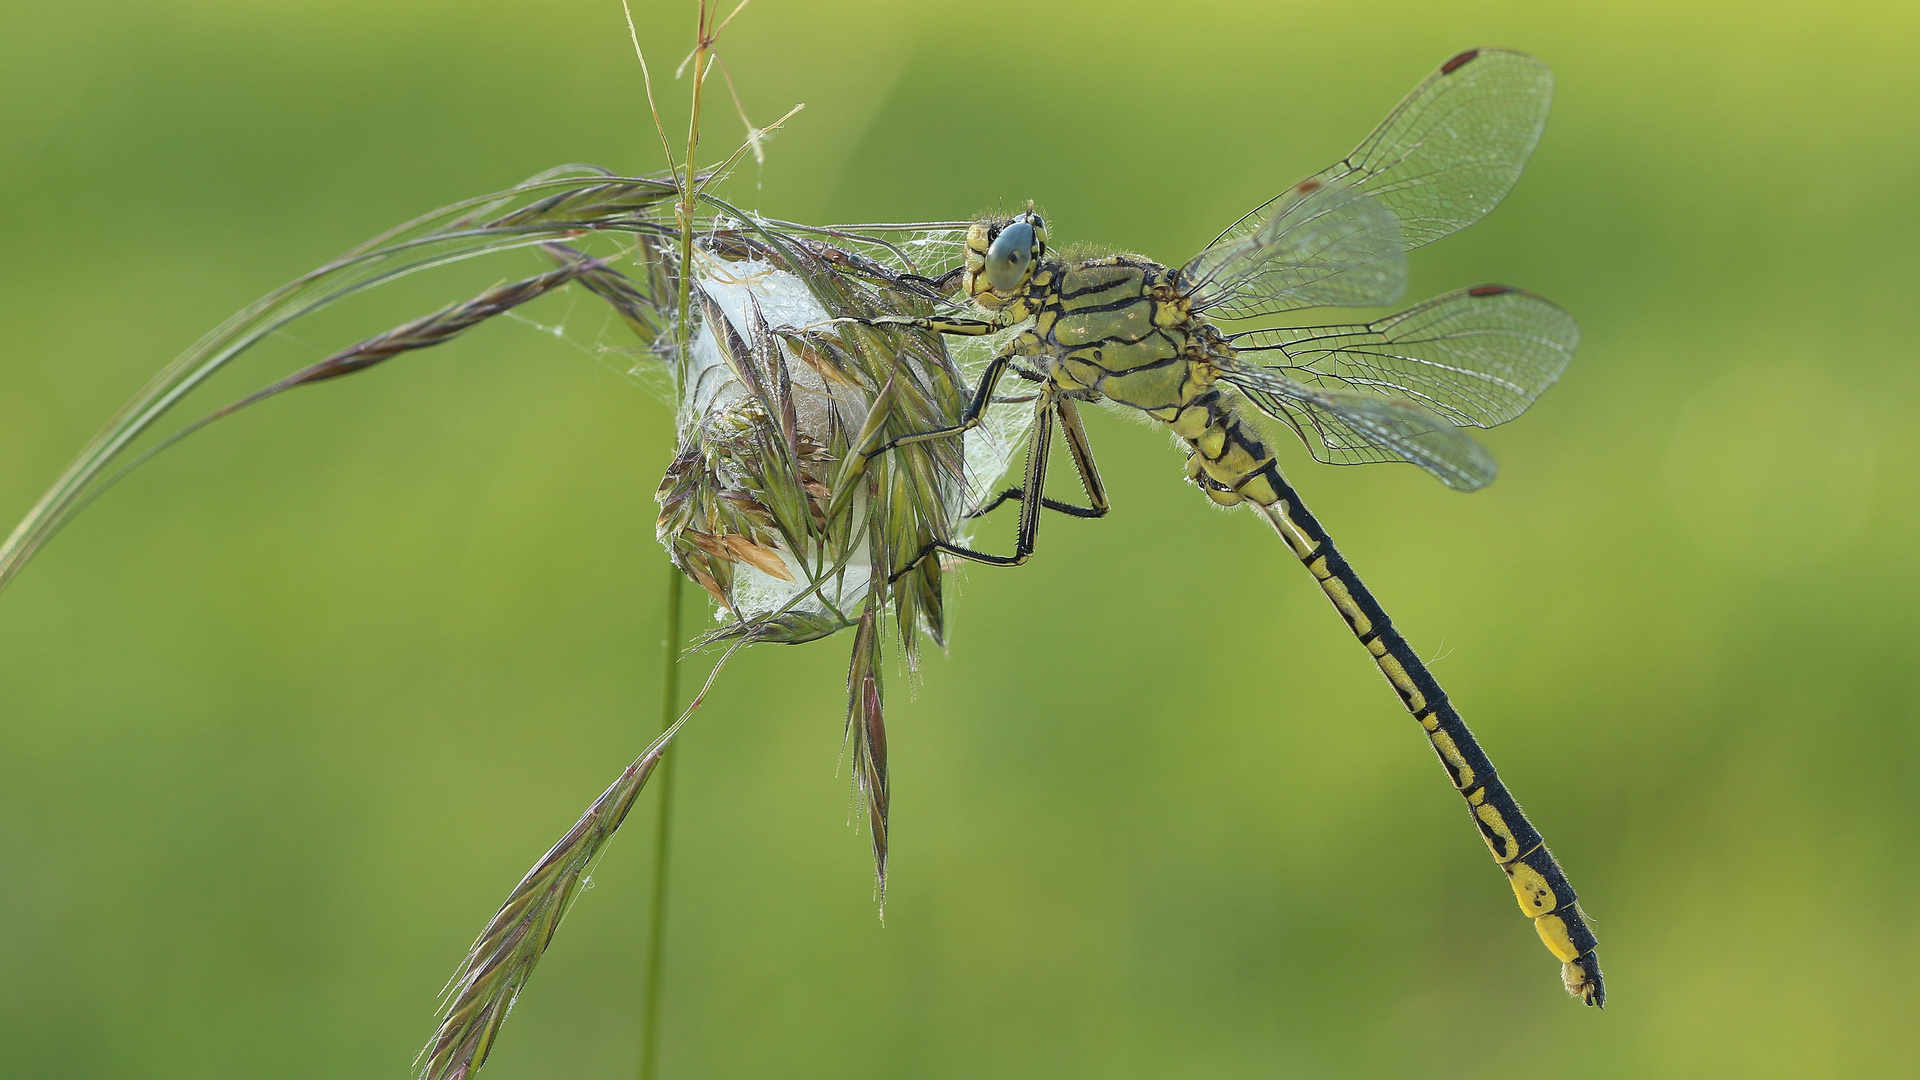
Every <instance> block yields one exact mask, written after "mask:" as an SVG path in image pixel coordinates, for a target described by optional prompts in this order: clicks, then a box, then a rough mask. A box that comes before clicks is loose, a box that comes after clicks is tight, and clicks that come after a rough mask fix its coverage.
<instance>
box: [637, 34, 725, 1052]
mask: <svg viewBox="0 0 1920 1080" xmlns="http://www.w3.org/2000/svg"><path fill="white" fill-rule="evenodd" d="M745 6H746V5H745V4H744V3H742V4H741V7H745ZM734 14H739V8H735V9H734ZM728 19H729V20H731V19H732V15H729V16H728ZM724 26H725V24H724V23H723V24H722V27H723V28H724ZM696 29H697V31H698V35H697V37H696V39H695V41H696V43H695V45H694V49H693V56H692V61H693V104H692V108H691V110H690V115H689V116H688V120H687V152H686V157H685V159H684V161H683V162H682V165H683V166H684V167H685V178H684V179H683V180H681V182H680V200H679V202H678V203H676V204H675V206H674V209H675V210H676V211H677V216H678V217H679V219H680V280H679V296H678V297H676V298H675V311H674V322H673V336H674V345H675V353H674V356H675V361H676V366H677V367H679V368H680V369H681V370H685V367H686V364H687V355H688V352H689V351H690V350H691V349H692V346H693V327H692V326H691V325H690V324H689V323H688V321H687V319H688V314H689V309H690V308H691V299H692V296H693V210H694V205H695V204H694V195H695V192H694V186H693V185H694V159H695V157H697V156H698V152H699V149H700V98H701V89H702V87H703V85H704V84H705V83H706V78H707V68H708V67H709V66H711V64H712V60H711V58H710V54H711V52H712V49H713V40H714V36H715V34H714V33H709V31H708V29H707V0H700V9H699V16H698V22H697V25H696ZM635 48H636V49H637V48H638V42H637V41H636V43H635ZM643 63H644V60H643ZM648 98H649V99H651V98H652V89H651V82H650V81H649V89H648ZM654 122H655V126H656V127H657V126H658V125H659V119H658V114H657V113H656V114H655V121H654ZM660 135H661V141H662V143H666V132H665V130H664V129H662V130H661V132H660ZM669 160H671V154H669ZM667 579H668V584H667V640H666V649H665V660H664V665H665V667H664V674H663V677H662V680H661V683H662V691H661V711H660V719H661V723H662V725H664V726H671V725H672V724H673V723H674V719H675V717H676V716H678V715H679V711H680V709H679V704H680V666H679V661H680V594H681V587H682V583H683V581H684V577H683V575H682V574H681V572H680V568H679V567H678V566H676V565H674V564H673V562H672V561H671V560H669V561H668V563H667ZM677 756H678V755H675V754H673V753H668V754H666V755H665V756H664V757H663V758H662V759H661V762H660V781H659V783H660V816H659V817H658V819H656V823H655V828H654V834H653V911H652V915H651V918H650V920H649V923H648V926H647V961H646V964H647V966H646V974H645V978H646V1003H645V1006H644V1008H645V1010H646V1011H645V1012H644V1013H643V1014H642V1016H641V1023H640V1080H654V1077H655V1076H656V1075H657V1073H658V1071H659V1067H660V985H661V974H662V971H661V969H662V967H663V960H664V958H665V953H666V932H667V871H668V868H669V867H670V866H671V858H670V856H671V854H672V841H673V773H674V768H673V763H674V759H675V758H676V757H677Z"/></svg>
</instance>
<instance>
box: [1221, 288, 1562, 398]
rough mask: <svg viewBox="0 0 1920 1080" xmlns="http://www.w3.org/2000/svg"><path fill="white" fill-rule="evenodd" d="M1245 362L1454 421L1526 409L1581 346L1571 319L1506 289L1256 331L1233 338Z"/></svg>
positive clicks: (1526, 295) (1471, 291) (1466, 292)
mask: <svg viewBox="0 0 1920 1080" xmlns="http://www.w3.org/2000/svg"><path fill="white" fill-rule="evenodd" d="M1228 340H1229V341H1231V342H1232V344H1233V347H1234V349H1235V350H1236V351H1237V352H1238V353H1239V354H1240V355H1239V357H1238V359H1239V361H1240V362H1241V363H1243V364H1244V363H1254V364H1259V365H1261V366H1264V367H1272V368H1280V369H1284V370H1285V372H1286V374H1287V376H1288V377H1289V378H1290V379H1292V380H1294V381H1295V382H1297V383H1300V384H1302V385H1305V386H1306V387H1308V388H1309V389H1315V390H1333V391H1342V392H1344V391H1359V392H1362V393H1372V394H1376V395H1379V396H1383V397H1387V398H1394V399H1403V400H1407V401H1410V402H1412V403H1413V404H1416V405H1418V406H1420V407H1421V408H1423V409H1426V410H1427V411H1429V412H1432V413H1434V414H1436V415H1438V416H1439V417H1440V418H1441V419H1443V420H1445V421H1447V422H1448V423H1449V424H1452V425H1454V426H1455V427H1492V426H1494V425H1495V424H1504V423H1506V422H1507V421H1509V420H1511V419H1513V418H1514V417H1516V416H1518V415H1520V414H1521V413H1522V412H1525V411H1526V409H1527V406H1529V405H1531V404H1533V402H1534V400H1535V399H1536V398H1538V397H1539V396H1540V395H1541V393H1543V392H1544V391H1545V390H1546V389H1547V387H1549V386H1552V385H1553V383H1554V381H1555V380H1556V379H1558V378H1559V377H1560V373H1561V372H1563V371H1565V370H1566V368H1567V363H1568V362H1569V361H1570V360H1572V359H1573V351H1574V348H1575V347H1576V346H1577V345H1578V344H1579V343H1580V326H1579V324H1578V323H1576V322H1574V320H1573V316H1571V315H1569V314H1567V313H1566V312H1565V311H1562V310H1561V309H1560V308H1558V307H1556V306H1554V305H1553V304H1552V303H1550V302H1549V301H1547V300H1545V299H1542V298H1541V297H1538V296H1535V295H1534V294H1532V293H1529V292H1522V291H1521V290H1519V289H1512V288H1508V287H1507V286H1505V285H1480V286H1476V287H1474V288H1471V289H1462V290H1460V291H1458V292H1453V293H1448V294H1446V295H1444V296H1437V297H1434V298H1433V299H1432V300H1429V301H1427V302H1426V303H1424V304H1419V305H1416V306H1414V307H1411V308H1408V309H1407V310H1405V311H1402V312H1399V313H1397V314H1394V315H1389V316H1387V317H1386V318H1384V319H1378V320H1376V321H1374V322H1370V323H1364V324H1356V325H1348V326H1307V327H1298V328H1290V329H1277V330H1252V331H1247V332H1245V333H1240V334H1234V335H1232V336H1231V337H1230V338H1229V339H1228Z"/></svg>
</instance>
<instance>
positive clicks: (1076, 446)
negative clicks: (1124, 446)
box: [967, 398, 1112, 518]
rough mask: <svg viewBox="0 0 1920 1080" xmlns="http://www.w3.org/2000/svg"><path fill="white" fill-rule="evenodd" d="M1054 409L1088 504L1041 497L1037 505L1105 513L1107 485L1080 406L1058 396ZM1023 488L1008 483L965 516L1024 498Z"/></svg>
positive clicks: (1080, 514) (1084, 514)
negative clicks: (1088, 437)
mask: <svg viewBox="0 0 1920 1080" xmlns="http://www.w3.org/2000/svg"><path fill="white" fill-rule="evenodd" d="M1054 410H1055V411H1056V412H1057V413H1058V414H1059V416H1060V433H1061V434H1062V435H1065V436H1066V439H1067V453H1068V454H1069V455H1070V456H1071V457H1072V458H1073V467H1074V471H1076V472H1078V473H1079V474H1080V489H1081V490H1082V491H1085V492H1086V493H1087V501H1088V502H1089V503H1092V504H1093V505H1091V506H1075V505H1074V504H1072V503H1068V502H1060V501H1059V500H1057V499H1048V498H1042V499H1041V500H1040V505H1041V506H1042V507H1044V508H1046V509H1048V510H1053V511H1055V512H1057V513H1062V514H1066V515H1068V516H1069V517H1077V518H1100V517H1106V516H1107V511H1108V510H1110V509H1112V506H1111V504H1109V503H1108V502H1107V487H1106V485H1105V484H1103V483H1101V482H1100V469H1099V467H1098V466H1096V465H1095V464H1094V461H1093V446H1092V445H1091V444H1090V443H1088V441H1087V429H1086V427H1085V426H1083V425H1082V424H1081V423H1080V407H1079V406H1078V405H1076V404H1074V402H1073V400H1072V399H1071V398H1058V399H1056V400H1055V402H1054ZM1024 491H1025V489H1023V488H1019V487H1010V488H1008V489H1007V490H1005V491H1003V492H1001V493H1000V494H998V495H995V496H994V497H993V501H992V502H990V503H988V504H987V505H985V506H983V507H981V508H979V509H978V510H975V511H973V512H972V513H970V514H968V515H967V517H968V518H982V517H986V516H987V515H988V514H991V513H992V512H993V511H994V510H995V509H997V508H998V507H999V506H1000V504H1001V503H1004V502H1007V501H1009V500H1024V499H1025V494H1024Z"/></svg>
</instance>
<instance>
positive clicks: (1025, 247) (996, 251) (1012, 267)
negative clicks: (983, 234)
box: [987, 221, 1034, 292]
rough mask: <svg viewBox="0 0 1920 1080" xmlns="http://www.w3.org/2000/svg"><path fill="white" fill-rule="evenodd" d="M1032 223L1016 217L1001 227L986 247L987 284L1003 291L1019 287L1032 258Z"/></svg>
mask: <svg viewBox="0 0 1920 1080" xmlns="http://www.w3.org/2000/svg"><path fill="white" fill-rule="evenodd" d="M1033 240H1034V238H1033V226H1032V225H1031V224H1030V223H1028V222H1025V221H1016V222H1014V223H1013V224H1011V225H1008V226H1007V227H1006V228H1004V229H1001V230H1000V235H999V236H996V237H994V239H993V244H992V245H991V246H990V247H988V248H987V284H989V285H991V286H993V287H994V288H995V289H997V290H999V291H1001V292H1007V291H1010V290H1013V289H1017V288H1019V287H1020V283H1021V282H1023V281H1025V280H1026V279H1027V264H1028V263H1029V262H1031V261H1032V260H1033Z"/></svg>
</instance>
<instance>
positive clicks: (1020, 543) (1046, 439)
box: [887, 394, 1106, 585]
mask: <svg viewBox="0 0 1920 1080" xmlns="http://www.w3.org/2000/svg"><path fill="white" fill-rule="evenodd" d="M1056 404H1057V402H1056V399H1054V398H1053V397H1051V396H1050V395H1046V394H1043V395H1042V396H1041V398H1040V401H1039V402H1038V404H1037V405H1036V406H1035V408H1034V411H1033V435H1032V436H1031V437H1030V438H1029V439H1028V440H1027V472H1026V476H1025V478H1024V483H1022V484H1021V490H1022V492H1024V494H1023V495H1022V496H1021V498H1020V532H1019V534H1018V535H1017V536H1016V537H1015V539H1014V542H1013V554H1011V555H995V554H993V553H991V552H986V551H975V550H973V549H972V548H969V547H962V546H960V545H959V544H955V543H950V542H948V541H946V540H934V541H930V542H929V543H928V544H927V546H925V547H923V548H921V549H920V551H919V552H918V553H917V554H915V555H914V557H913V558H911V559H909V560H907V563H906V565H905V566H904V567H902V568H901V569H899V570H897V571H895V572H894V574H893V576H891V577H889V578H888V579H887V583H888V584H889V585H891V584H892V583H894V582H895V581H898V580H900V579H901V578H902V577H905V576H906V575H907V574H908V573H910V572H911V571H912V570H913V568H914V567H916V566H919V565H920V560H922V559H925V558H927V557H929V556H931V555H935V554H939V553H945V554H948V555H952V556H954V557H955V558H960V559H966V560H967V561H968V562H977V563H986V564H987V565H989V566H1019V565H1020V564H1021V563H1024V562H1026V561H1027V558H1028V557H1029V556H1031V555H1032V554H1033V546H1034V542H1035V541H1036V540H1038V539H1039V536H1040V510H1041V508H1042V506H1041V504H1042V502H1043V500H1042V499H1040V498H1039V493H1040V492H1042V491H1044V490H1046V486H1047V453H1048V451H1049V450H1050V448H1051V447H1052V444H1053V416H1054V408H1055V405H1056ZM1074 419H1075V421H1076V423H1077V421H1078V420H1079V417H1078V415H1077V414H1075V416H1074ZM1084 439H1085V435H1084V433H1083V434H1082V440H1083V445H1084ZM1088 463H1089V464H1091V463H1092V459H1091V458H1089V459H1088ZM1094 483H1095V484H1096V485H1097V484H1098V483H1099V479H1098V475H1097V474H1095V480H1094ZM1099 499H1100V502H1101V503H1102V504H1104V503H1105V501H1106V493H1105V492H1104V491H1102V492H1101V493H1100V496H1099ZM1062 505H1065V504H1062ZM1074 509H1076V510H1078V509H1081V508H1080V507H1074ZM1101 512H1102V513H1104V512H1105V511H1104V510H1102V511H1101Z"/></svg>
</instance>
